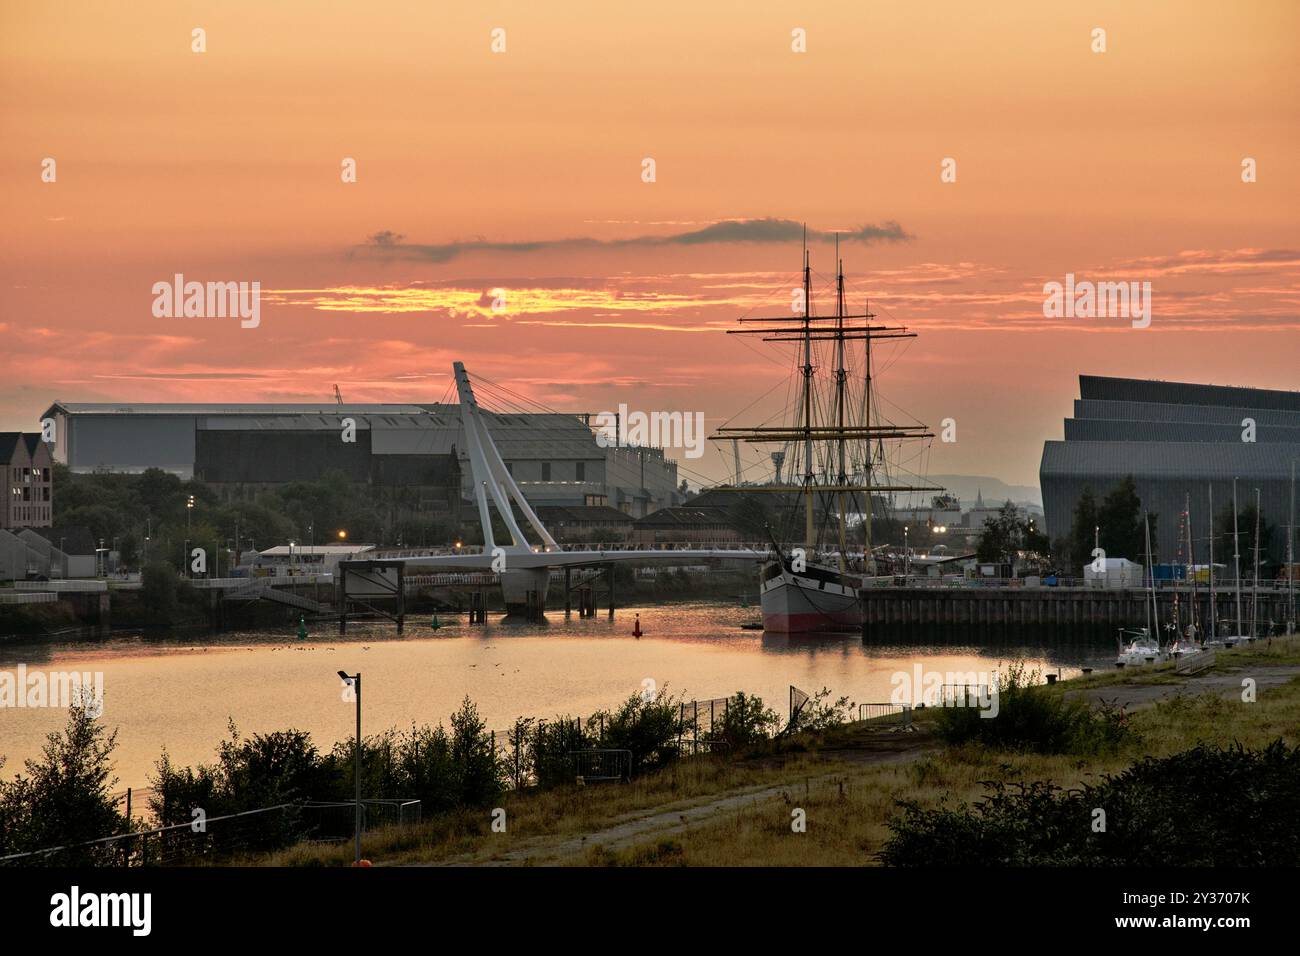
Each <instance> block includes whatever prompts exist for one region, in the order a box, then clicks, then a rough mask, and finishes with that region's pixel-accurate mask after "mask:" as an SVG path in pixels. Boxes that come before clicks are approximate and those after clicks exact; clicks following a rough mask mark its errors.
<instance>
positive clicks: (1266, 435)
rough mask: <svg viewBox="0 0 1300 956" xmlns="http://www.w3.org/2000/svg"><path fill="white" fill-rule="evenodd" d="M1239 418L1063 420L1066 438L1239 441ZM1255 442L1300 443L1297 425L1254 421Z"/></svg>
mask: <svg viewBox="0 0 1300 956" xmlns="http://www.w3.org/2000/svg"><path fill="white" fill-rule="evenodd" d="M1242 431H1243V429H1242V426H1241V421H1240V419H1238V420H1237V421H1236V422H1230V423H1227V424H1222V425H1217V424H1214V425H1211V424H1206V423H1204V422H1143V421H1114V420H1107V419H1101V418H1082V419H1073V418H1067V419H1066V420H1065V440H1066V441H1126V442H1131V441H1141V442H1153V441H1154V442H1159V441H1166V442H1169V441H1172V442H1240V441H1241V434H1242ZM1255 440H1256V441H1258V442H1288V443H1291V444H1297V443H1300V428H1280V427H1278V426H1277V425H1259V424H1258V423H1257V424H1256V428H1255Z"/></svg>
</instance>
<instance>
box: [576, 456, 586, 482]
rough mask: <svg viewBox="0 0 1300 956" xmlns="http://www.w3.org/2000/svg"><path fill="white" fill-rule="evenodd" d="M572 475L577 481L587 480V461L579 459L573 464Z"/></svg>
mask: <svg viewBox="0 0 1300 956" xmlns="http://www.w3.org/2000/svg"><path fill="white" fill-rule="evenodd" d="M574 477H575V478H576V479H577V480H578V481H586V480H587V463H586V462H585V461H580V462H578V464H577V465H576V466H574Z"/></svg>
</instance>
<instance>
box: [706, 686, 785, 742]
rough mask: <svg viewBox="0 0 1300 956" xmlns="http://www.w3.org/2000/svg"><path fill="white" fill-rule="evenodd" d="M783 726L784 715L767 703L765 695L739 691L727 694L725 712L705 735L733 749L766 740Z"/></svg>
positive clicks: (714, 721)
mask: <svg viewBox="0 0 1300 956" xmlns="http://www.w3.org/2000/svg"><path fill="white" fill-rule="evenodd" d="M780 727H781V717H780V715H778V714H777V712H776V711H774V710H772V709H771V708H770V707H765V706H764V705H763V698H761V697H755V696H753V695H752V694H746V693H744V692H743V691H740V692H737V693H736V694H735V695H734V696H732V697H729V698H727V704H726V707H725V708H723V711H722V715H721V716H720V717H719V716H716V715H715V717H714V720H713V726H712V727H711V728H710V729H709V731H708V733H707V734H702V735H701V737H702V739H705V740H711V741H716V742H718V743H724V744H726V745H727V747H728V748H729V749H731V750H732V751H736V750H740V749H744V748H749V747H755V746H758V745H759V744H763V743H766V742H767V741H769V740H771V739H772V736H773V735H774V734H775V733H776V732H777V731H778V730H779V729H780Z"/></svg>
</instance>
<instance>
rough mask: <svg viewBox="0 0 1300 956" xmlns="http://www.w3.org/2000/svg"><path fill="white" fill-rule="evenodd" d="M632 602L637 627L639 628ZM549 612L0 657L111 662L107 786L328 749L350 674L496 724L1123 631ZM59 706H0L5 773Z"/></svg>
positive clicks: (1045, 658) (1036, 657) (858, 689)
mask: <svg viewBox="0 0 1300 956" xmlns="http://www.w3.org/2000/svg"><path fill="white" fill-rule="evenodd" d="M636 614H639V615H640V619H641V626H642V629H643V631H644V636H643V637H641V638H640V639H636V638H634V637H632V628H633V621H634V615H636ZM548 617H549V623H548V624H546V625H543V626H536V625H532V626H530V625H522V624H520V625H515V624H513V623H511V624H505V623H503V622H502V621H501V620H500V619H499V618H497V619H495V620H493V621H490V622H489V623H488V624H487V625H479V626H474V627H471V626H469V625H468V624H466V623H464V619H463V618H462V617H453V618H450V619H448V620H447V621H446V623H445V625H444V626H443V627H442V628H441V629H439V630H436V631H435V630H433V629H431V628H430V627H429V620H428V618H427V617H423V616H421V617H420V618H419V619H418V620H417V619H415V618H408V620H407V627H406V635H405V636H404V637H398V636H397V633H396V629H395V628H394V627H392V626H391V625H388V626H380V625H365V624H349V629H348V635H347V637H346V638H340V637H339V636H338V634H337V628H336V627H331V626H329V625H328V624H325V623H320V624H317V625H316V626H315V628H314V630H313V631H312V633H310V634H309V635H308V637H307V639H306V640H299V639H298V637H297V633H296V627H293V626H287V625H286V626H285V627H284V628H283V629H280V630H265V631H258V632H251V633H248V632H244V633H229V634H221V635H204V636H203V637H202V638H195V637H192V636H191V637H186V638H180V639H175V640H166V639H159V638H156V637H150V638H148V639H146V638H143V637H139V636H118V637H114V638H113V639H111V640H106V641H100V642H95V643H86V642H82V643H63V644H22V645H19V644H10V645H0V670H8V671H10V672H14V671H15V668H16V667H17V665H19V664H23V665H25V666H26V668H27V671H28V674H29V676H30V674H31V673H32V672H34V671H41V672H45V673H47V674H48V673H50V672H67V671H76V672H82V673H85V672H90V673H95V674H102V675H103V676H102V682H103V685H102V686H103V692H104V708H103V714H102V716H101V717H100V719H101V720H102V721H104V722H105V723H106V725H107V726H108V727H109V728H110V729H115V730H116V731H117V735H118V737H117V745H118V746H117V750H116V752H115V754H114V760H115V767H116V772H117V776H118V783H117V784H116V785H115V786H114V789H115V790H121V789H125V788H126V787H128V786H129V787H135V788H140V787H144V786H147V781H148V775H149V773H150V771H151V769H152V767H153V763H154V761H156V760H157V758H158V756H159V754H160V753H161V752H162V750H163V748H166V749H167V751H168V753H169V754H170V755H171V758H172V760H173V761H174V762H176V763H179V764H181V765H191V766H192V765H194V764H196V763H198V762H211V761H212V760H213V758H214V753H215V749H216V746H217V744H218V742H219V741H220V740H222V739H223V738H224V737H225V736H226V735H227V725H228V723H229V722H230V721H234V723H235V724H236V726H237V727H238V729H239V731H240V733H241V734H242V735H245V736H247V735H250V734H253V733H260V732H267V731H272V730H283V729H287V728H290V727H296V728H300V729H303V730H308V731H310V732H311V734H312V736H313V738H314V739H315V741H316V743H317V745H318V746H320V747H321V748H322V749H326V748H329V747H330V746H332V744H333V743H334V741H336V740H340V739H344V738H347V737H349V736H350V735H351V733H352V728H353V724H354V721H355V706H354V704H352V703H350V702H348V701H346V700H344V697H343V694H342V693H341V681H340V680H339V677H338V675H337V672H338V671H340V670H343V671H347V672H349V673H353V672H355V671H357V670H360V671H361V674H362V682H363V683H362V687H363V693H362V705H363V732H364V733H367V734H369V733H374V732H377V731H379V730H382V729H385V728H389V727H409V726H410V725H411V724H412V723H417V724H422V723H438V722H439V721H441V722H443V723H444V724H445V723H446V722H447V718H448V716H449V715H450V714H451V712H452V711H453V710H455V709H456V707H457V706H458V705H459V703H460V701H461V700H462V699H463V698H464V697H466V696H468V697H469V698H470V699H471V700H473V701H474V702H475V703H476V704H477V705H478V708H479V711H480V713H481V714H482V715H483V717H484V719H485V720H486V721H487V724H488V726H489V727H491V728H495V729H504V728H506V727H507V726H509V725H510V724H511V723H512V722H513V720H514V719H515V718H516V717H541V718H546V719H550V718H553V717H555V716H557V715H561V714H564V715H570V716H581V717H584V718H585V717H587V716H588V715H590V714H591V713H592V712H593V711H596V710H599V709H604V708H612V707H614V706H616V705H617V704H618V703H619V702H620V701H622V700H624V699H626V698H627V697H628V696H629V695H631V694H633V693H637V692H639V691H641V690H642V688H643V687H645V686H647V685H646V683H645V682H646V681H653V682H654V686H656V687H659V688H667V690H668V691H669V692H670V693H673V694H676V695H684V696H685V698H686V699H688V700H689V699H694V698H699V699H704V698H713V697H725V696H728V695H729V694H733V693H735V692H736V691H739V690H743V691H745V692H746V693H751V694H757V695H759V696H761V697H762V698H763V699H764V701H766V702H767V704H768V705H769V706H771V707H773V708H774V709H776V710H777V712H778V713H780V714H782V715H783V716H784V715H785V714H786V713H787V711H788V706H789V705H788V701H789V687H790V685H792V684H793V685H795V686H797V687H799V688H801V689H802V690H804V691H807V692H809V693H813V692H815V691H817V690H819V689H820V688H822V687H827V688H829V689H830V690H831V691H832V692H833V694H832V696H834V697H838V696H840V695H847V696H848V697H849V698H851V699H852V700H854V701H858V702H867V701H872V702H876V701H888V700H890V698H891V694H892V693H893V691H894V688H895V686H896V685H895V683H894V682H893V679H894V675H896V674H899V673H906V674H908V675H911V674H913V673H914V668H915V665H916V664H920V665H921V666H922V667H923V668H924V670H925V672H926V673H927V674H928V673H932V672H943V673H948V672H953V673H968V672H976V673H977V674H979V673H991V672H993V671H994V670H996V669H997V668H998V667H999V665H1000V664H1005V663H1006V662H1007V661H1010V660H1012V659H1015V658H1022V659H1024V660H1025V661H1026V662H1027V664H1028V665H1029V666H1030V668H1031V669H1037V670H1040V671H1042V672H1044V673H1046V672H1051V673H1056V672H1057V671H1058V669H1059V670H1060V672H1061V673H1062V675H1063V676H1065V677H1069V676H1072V675H1074V674H1077V673H1078V671H1079V668H1080V667H1083V666H1098V667H1100V666H1105V665H1109V664H1112V663H1113V661H1114V658H1115V650H1114V645H1113V643H1110V642H1107V641H1105V640H1104V639H1102V640H1100V641H1083V642H1080V641H1079V640H1078V639H1075V640H1073V641H1066V640H1062V639H1061V638H1060V635H1059V634H1057V635H1054V634H1052V633H1050V632H1046V631H1045V632H1041V633H1038V634H1033V635H1032V636H1029V637H1026V636H1024V635H1023V633H1021V634H1019V635H1017V636H1016V637H1014V638H999V637H998V636H996V635H995V636H994V637H992V638H990V637H987V636H984V637H981V638H980V639H978V640H976V639H975V638H973V637H971V638H969V639H968V638H966V637H963V636H962V635H961V634H960V633H959V634H957V635H955V636H953V635H951V634H950V635H947V636H945V637H943V638H942V639H934V638H927V637H905V636H897V635H895V636H890V637H875V638H869V639H867V640H864V639H863V638H862V637H860V636H858V635H853V634H846V635H834V636H817V637H813V636H802V637H786V636H777V635H767V634H764V633H762V632H760V631H749V630H743V629H742V628H741V625H742V624H743V623H745V622H749V621H753V620H755V619H757V617H758V612H757V610H756V609H754V608H742V607H736V606H719V605H717V604H705V603H694V604H676V605H660V606H650V607H629V608H621V609H620V610H619V611H618V615H617V617H616V619H615V620H614V621H610V620H609V619H608V618H607V617H606V615H605V614H604V613H603V612H602V613H601V614H599V616H597V617H596V618H595V619H587V620H582V619H579V618H577V617H576V616H575V617H573V618H572V619H570V620H568V621H566V620H565V619H564V615H563V613H560V614H558V615H557V614H554V613H551V614H550V615H548ZM64 719H65V711H64V710H62V709H59V708H54V707H48V706H47V707H0V755H3V756H4V757H6V758H7V763H6V765H5V766H4V768H3V770H0V773H4V774H6V775H11V774H12V773H14V772H15V771H17V770H19V769H20V768H21V765H22V762H23V761H24V760H25V759H26V758H29V757H33V756H36V755H38V754H39V753H40V748H41V745H42V743H43V742H44V739H45V735H46V734H48V733H50V732H51V731H55V730H58V729H59V728H60V727H62V726H63V723H64Z"/></svg>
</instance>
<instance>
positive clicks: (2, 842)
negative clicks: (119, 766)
mask: <svg viewBox="0 0 1300 956" xmlns="http://www.w3.org/2000/svg"><path fill="white" fill-rule="evenodd" d="M91 712H92V711H91V707H90V702H89V701H81V702H78V703H75V704H73V706H72V707H71V708H70V709H69V712H68V722H67V725H66V726H65V727H64V729H63V731H62V732H61V733H57V732H56V733H51V734H49V735H48V736H47V737H46V742H45V747H44V748H43V750H42V753H41V759H40V760H35V759H33V760H28V761H27V762H26V764H25V769H26V770H27V776H23V775H22V774H17V775H15V777H14V778H13V780H11V781H7V782H6V781H0V853H24V852H27V851H30V850H38V849H42V848H45V847H52V846H62V845H67V844H73V843H82V842H85V841H88V840H98V839H100V838H101V837H106V836H112V835H114V834H117V833H121V832H123V831H124V830H125V829H126V828H127V826H128V825H129V824H128V821H127V820H126V818H125V816H124V815H123V814H121V813H119V812H118V810H117V802H116V801H115V800H114V799H113V797H112V796H111V795H110V793H111V790H112V788H113V787H114V785H116V783H117V778H116V777H114V776H113V771H112V761H111V758H112V754H113V750H114V749H115V748H116V747H117V733H116V731H114V732H113V733H109V732H108V730H107V729H106V728H105V727H104V725H103V724H101V723H99V722H98V721H97V720H96V719H95V718H94V717H92V716H91ZM110 852H111V851H109V850H107V849H105V848H97V847H78V848H75V849H70V850H66V851H64V852H63V853H61V854H59V855H58V857H57V859H55V858H52V859H51V862H57V863H59V864H60V865H63V866H83V865H89V864H93V863H102V862H106V861H107V857H108V855H109V853H110Z"/></svg>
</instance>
